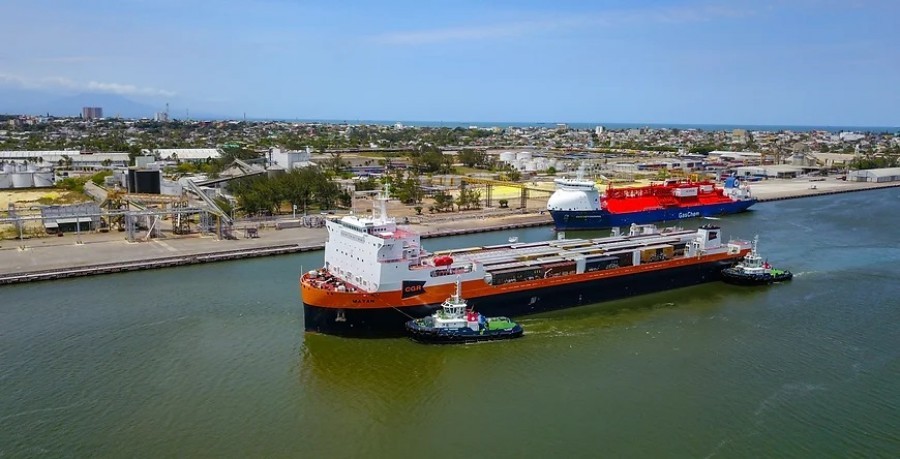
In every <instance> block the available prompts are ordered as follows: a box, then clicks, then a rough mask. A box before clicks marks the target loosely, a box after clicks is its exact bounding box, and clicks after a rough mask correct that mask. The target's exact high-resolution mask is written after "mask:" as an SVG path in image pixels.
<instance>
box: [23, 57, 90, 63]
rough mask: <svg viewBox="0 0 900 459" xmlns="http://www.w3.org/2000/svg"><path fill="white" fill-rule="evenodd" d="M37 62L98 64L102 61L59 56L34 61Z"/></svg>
mask: <svg viewBox="0 0 900 459" xmlns="http://www.w3.org/2000/svg"><path fill="white" fill-rule="evenodd" d="M34 60H35V61H36V62H49V63H51V64H84V63H88V62H96V61H99V60H100V59H99V58H97V57H94V56H57V57H39V58H35V59H34Z"/></svg>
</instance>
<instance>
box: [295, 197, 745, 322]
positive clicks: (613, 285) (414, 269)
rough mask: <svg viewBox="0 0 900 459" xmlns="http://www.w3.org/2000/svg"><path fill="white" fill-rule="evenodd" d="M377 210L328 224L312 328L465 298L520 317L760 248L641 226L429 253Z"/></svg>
mask: <svg viewBox="0 0 900 459" xmlns="http://www.w3.org/2000/svg"><path fill="white" fill-rule="evenodd" d="M376 201H377V202H376V207H377V209H376V212H374V213H373V217H360V216H353V215H350V216H345V217H343V218H341V219H339V220H330V221H328V222H327V223H326V227H327V230H328V241H327V242H326V244H325V265H324V267H322V268H320V269H316V270H312V271H309V272H305V273H303V274H302V275H301V277H300V290H301V294H302V298H303V309H304V320H305V327H306V330H307V331H312V332H319V333H326V334H335V335H344V336H360V337H365V336H383V335H399V334H402V333H403V329H404V328H403V327H404V323H405V322H407V321H408V320H410V319H412V318H420V317H425V316H427V315H429V314H431V313H432V312H434V311H435V310H436V309H437V308H438V307H440V304H441V302H442V301H444V300H445V299H446V298H447V297H448V296H450V295H452V294H453V293H454V291H455V288H456V282H457V279H458V280H459V282H460V285H461V289H462V292H461V295H462V296H463V297H465V298H466V299H467V300H468V302H469V305H470V306H471V307H473V308H474V309H475V310H476V311H479V312H480V313H482V314H484V315H491V316H493V315H499V316H508V317H516V316H522V315H526V314H533V313H538V312H543V311H550V310H555V309H563V308H568V307H573V306H578V305H585V304H591V303H597V302H600V301H606V300H611V299H616V298H623V297H627V296H632V295H638V294H642V293H649V292H654V291H661V290H666V289H672V288H678V287H683V286H687V285H694V284H699V283H703V282H710V281H716V280H719V279H721V271H722V270H723V269H724V268H727V267H730V266H732V265H734V264H735V263H736V262H738V261H739V260H741V259H742V258H743V257H744V255H745V254H746V253H748V252H749V251H750V248H751V244H750V243H749V242H745V241H737V242H735V241H731V242H727V243H725V242H723V240H722V235H721V231H720V229H719V228H718V227H715V226H703V227H701V228H699V229H697V230H682V229H677V228H667V229H663V230H658V229H657V228H656V227H655V226H652V225H643V226H639V225H632V226H631V227H630V229H629V231H628V233H627V234H619V233H618V232H617V231H613V235H611V236H610V237H604V238H597V239H557V240H550V241H544V242H533V243H513V242H510V243H509V244H501V245H494V246H486V247H471V248H462V249H456V250H446V251H440V252H435V253H429V252H427V251H426V250H425V249H424V248H423V247H422V246H421V244H420V237H419V235H418V234H416V233H415V232H412V231H410V230H409V229H407V228H404V227H400V226H398V225H397V224H396V223H395V221H394V220H393V219H392V218H389V217H388V215H387V211H386V199H385V198H378V199H377V200H376Z"/></svg>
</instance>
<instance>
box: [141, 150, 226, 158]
mask: <svg viewBox="0 0 900 459" xmlns="http://www.w3.org/2000/svg"><path fill="white" fill-rule="evenodd" d="M153 153H155V154H157V155H159V157H160V159H175V158H178V159H207V158H219V157H221V156H222V152H221V151H219V149H218V148H157V149H156V150H153ZM172 155H175V156H174V157H173V156H172Z"/></svg>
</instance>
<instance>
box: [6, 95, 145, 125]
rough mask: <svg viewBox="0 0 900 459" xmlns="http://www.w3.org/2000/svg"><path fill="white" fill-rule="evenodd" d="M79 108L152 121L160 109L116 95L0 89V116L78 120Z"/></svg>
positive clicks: (106, 115) (107, 115)
mask: <svg viewBox="0 0 900 459" xmlns="http://www.w3.org/2000/svg"><path fill="white" fill-rule="evenodd" d="M82 107H102V108H103V116H104V117H108V118H111V117H115V116H119V117H122V118H152V117H153V115H154V114H155V113H156V112H158V111H162V109H161V108H157V107H154V106H152V105H148V104H144V103H141V102H136V101H133V100H131V99H128V98H127V97H124V96H120V95H117V94H103V93H83V94H76V95H70V96H60V95H57V94H51V93H46V92H41V91H32V90H27V89H9V88H0V113H2V114H24V115H46V114H48V113H49V114H50V115H53V116H78V115H80V114H81V108H82Z"/></svg>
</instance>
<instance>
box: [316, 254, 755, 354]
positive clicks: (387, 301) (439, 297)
mask: <svg viewBox="0 0 900 459" xmlns="http://www.w3.org/2000/svg"><path fill="white" fill-rule="evenodd" d="M744 253H746V252H745V251H741V253H739V254H730V255H726V254H722V255H716V256H707V257H704V258H703V259H697V258H691V259H679V260H671V261H668V262H663V263H658V264H653V265H642V266H639V267H628V268H619V269H614V270H609V271H602V272H594V273H586V274H579V275H573V276H568V277H558V278H551V279H541V280H536V281H528V282H516V283H512V284H506V285H498V286H492V285H488V284H486V283H485V282H484V281H482V280H472V281H467V282H465V283H463V289H462V290H463V291H462V296H463V298H465V299H466V300H467V301H468V304H469V305H470V306H471V307H473V308H474V309H475V310H477V311H479V312H480V313H482V314H484V315H485V316H507V317H519V316H523V315H528V314H537V313H541V312H546V311H554V310H559V309H566V308H571V307H576V306H581V305H587V304H593V303H599V302H603V301H609V300H615V299H620V298H626V297H630V296H635V295H641V294H645V293H653V292H660V291H665V290H670V289H675V288H680V287H686V286H690V285H696V284H701V283H705V282H712V281H718V280H721V278H722V277H721V272H722V270H723V269H724V268H727V267H730V266H733V265H734V263H736V262H737V261H738V260H739V259H740V258H741V257H742V256H743V255H744ZM301 284H302V289H301V290H302V292H303V309H304V321H305V328H306V330H307V331H311V332H317V333H324V334H333V335H341V336H350V337H379V336H399V335H402V334H403V330H404V324H405V323H406V321H408V320H410V318H420V317H424V316H426V315H428V314H431V313H432V312H434V310H436V309H437V308H438V307H439V306H440V303H441V302H442V301H444V300H445V299H446V298H447V297H448V296H449V295H450V294H451V293H452V292H453V289H454V288H455V287H454V285H453V284H452V283H450V284H446V285H440V286H435V287H429V288H427V289H426V290H427V291H426V293H423V294H421V295H417V296H413V297H410V298H402V294H401V293H400V292H383V293H376V294H360V293H339V292H323V291H321V290H317V289H314V288H312V287H310V286H308V285H307V284H306V283H305V282H302V283H301Z"/></svg>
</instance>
